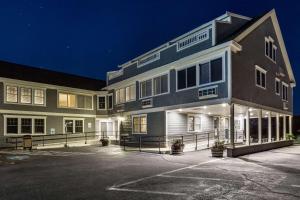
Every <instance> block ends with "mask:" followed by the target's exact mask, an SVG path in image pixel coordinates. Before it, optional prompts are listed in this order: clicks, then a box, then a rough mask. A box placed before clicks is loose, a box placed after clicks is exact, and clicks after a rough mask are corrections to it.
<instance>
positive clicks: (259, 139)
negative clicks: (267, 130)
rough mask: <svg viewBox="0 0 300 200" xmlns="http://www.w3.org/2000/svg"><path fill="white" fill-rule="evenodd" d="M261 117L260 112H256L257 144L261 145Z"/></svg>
mask: <svg viewBox="0 0 300 200" xmlns="http://www.w3.org/2000/svg"><path fill="white" fill-rule="evenodd" d="M261 116H262V110H261V109H259V110H258V144H261V126H262V125H261V124H262V123H261Z"/></svg>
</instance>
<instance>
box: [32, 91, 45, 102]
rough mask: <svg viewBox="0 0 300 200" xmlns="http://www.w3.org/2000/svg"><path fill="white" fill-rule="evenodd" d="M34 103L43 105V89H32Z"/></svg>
mask: <svg viewBox="0 0 300 200" xmlns="http://www.w3.org/2000/svg"><path fill="white" fill-rule="evenodd" d="M34 104H37V105H44V90H41V89H35V90H34Z"/></svg>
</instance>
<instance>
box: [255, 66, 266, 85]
mask: <svg viewBox="0 0 300 200" xmlns="http://www.w3.org/2000/svg"><path fill="white" fill-rule="evenodd" d="M257 71H259V72H260V74H259V76H260V81H261V83H262V75H261V74H264V75H265V87H263V86H262V85H258V84H257ZM254 72H255V85H256V86H257V87H259V88H262V89H265V90H266V89H267V71H266V70H264V69H263V68H261V67H259V66H258V65H255V70H254Z"/></svg>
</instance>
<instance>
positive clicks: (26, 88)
mask: <svg viewBox="0 0 300 200" xmlns="http://www.w3.org/2000/svg"><path fill="white" fill-rule="evenodd" d="M22 89H23V90H30V102H28V103H26V102H22V96H27V95H24V94H22ZM19 91H20V103H21V104H32V103H33V94H32V93H33V90H32V88H30V87H23V86H22V87H20V89H19Z"/></svg>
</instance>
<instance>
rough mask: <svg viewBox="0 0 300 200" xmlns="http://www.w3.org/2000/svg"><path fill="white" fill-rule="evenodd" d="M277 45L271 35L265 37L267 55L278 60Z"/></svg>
mask: <svg viewBox="0 0 300 200" xmlns="http://www.w3.org/2000/svg"><path fill="white" fill-rule="evenodd" d="M276 54H277V47H276V45H275V44H274V40H273V39H272V38H271V37H270V36H269V37H265V55H266V56H267V57H268V58H270V59H271V60H273V61H274V62H276Z"/></svg>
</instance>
